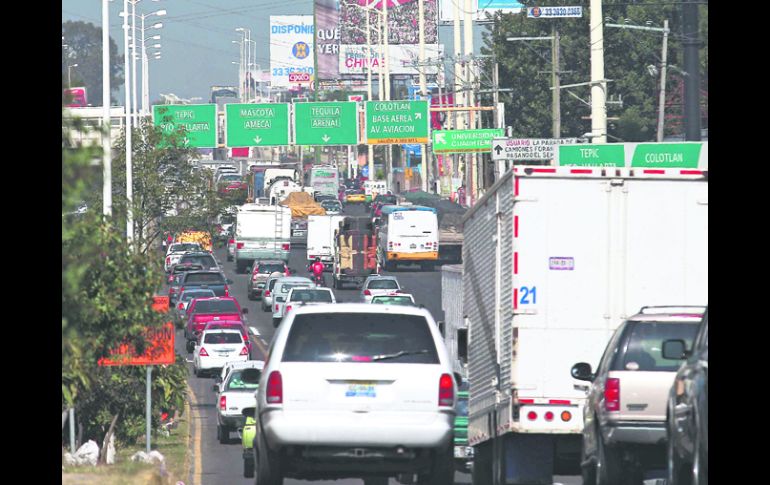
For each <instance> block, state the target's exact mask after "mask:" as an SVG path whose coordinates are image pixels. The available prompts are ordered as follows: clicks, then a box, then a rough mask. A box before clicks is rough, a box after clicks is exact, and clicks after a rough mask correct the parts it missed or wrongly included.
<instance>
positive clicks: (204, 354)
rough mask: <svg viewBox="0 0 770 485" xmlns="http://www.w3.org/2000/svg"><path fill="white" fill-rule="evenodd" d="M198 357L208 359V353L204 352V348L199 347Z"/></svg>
mask: <svg viewBox="0 0 770 485" xmlns="http://www.w3.org/2000/svg"><path fill="white" fill-rule="evenodd" d="M198 355H199V356H201V357H208V356H209V353H208V352H206V349H205V348H203V347H201V351H200V353H199V354H198Z"/></svg>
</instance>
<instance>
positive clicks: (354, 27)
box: [340, 0, 438, 45]
mask: <svg viewBox="0 0 770 485" xmlns="http://www.w3.org/2000/svg"><path fill="white" fill-rule="evenodd" d="M385 1H387V2H388V42H389V43H390V44H415V45H416V44H419V42H420V33H419V29H418V21H417V19H418V18H419V12H418V0H375V1H370V0H340V44H342V45H351V44H357V45H361V44H366V11H365V8H367V7H368V8H370V9H372V10H373V11H372V12H370V13H369V26H370V30H371V33H370V36H371V43H372V44H377V43H379V42H380V41H379V34H378V32H377V21H378V19H379V17H380V13H381V12H382V11H383V6H384V3H385ZM437 1H438V0H424V2H423V17H424V20H425V43H426V44H437V43H438V4H437Z"/></svg>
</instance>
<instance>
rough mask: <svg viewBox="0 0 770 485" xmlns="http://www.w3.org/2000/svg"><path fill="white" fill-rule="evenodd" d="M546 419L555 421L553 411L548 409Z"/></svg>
mask: <svg viewBox="0 0 770 485" xmlns="http://www.w3.org/2000/svg"><path fill="white" fill-rule="evenodd" d="M545 420H546V421H553V413H552V412H551V411H548V412H547V413H545Z"/></svg>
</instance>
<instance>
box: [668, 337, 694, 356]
mask: <svg viewBox="0 0 770 485" xmlns="http://www.w3.org/2000/svg"><path fill="white" fill-rule="evenodd" d="M688 354H689V352H687V345H686V344H685V342H684V340H678V339H675V340H666V341H664V342H663V358H664V359H669V360H682V359H685V358H687V356H688Z"/></svg>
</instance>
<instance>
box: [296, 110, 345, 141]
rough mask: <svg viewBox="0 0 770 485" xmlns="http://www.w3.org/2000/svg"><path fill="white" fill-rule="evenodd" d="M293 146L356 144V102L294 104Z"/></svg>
mask: <svg viewBox="0 0 770 485" xmlns="http://www.w3.org/2000/svg"><path fill="white" fill-rule="evenodd" d="M294 143H295V144H296V145H357V144H358V111H357V104H356V103H355V102H354V101H341V102H329V103H310V102H306V103H294Z"/></svg>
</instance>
